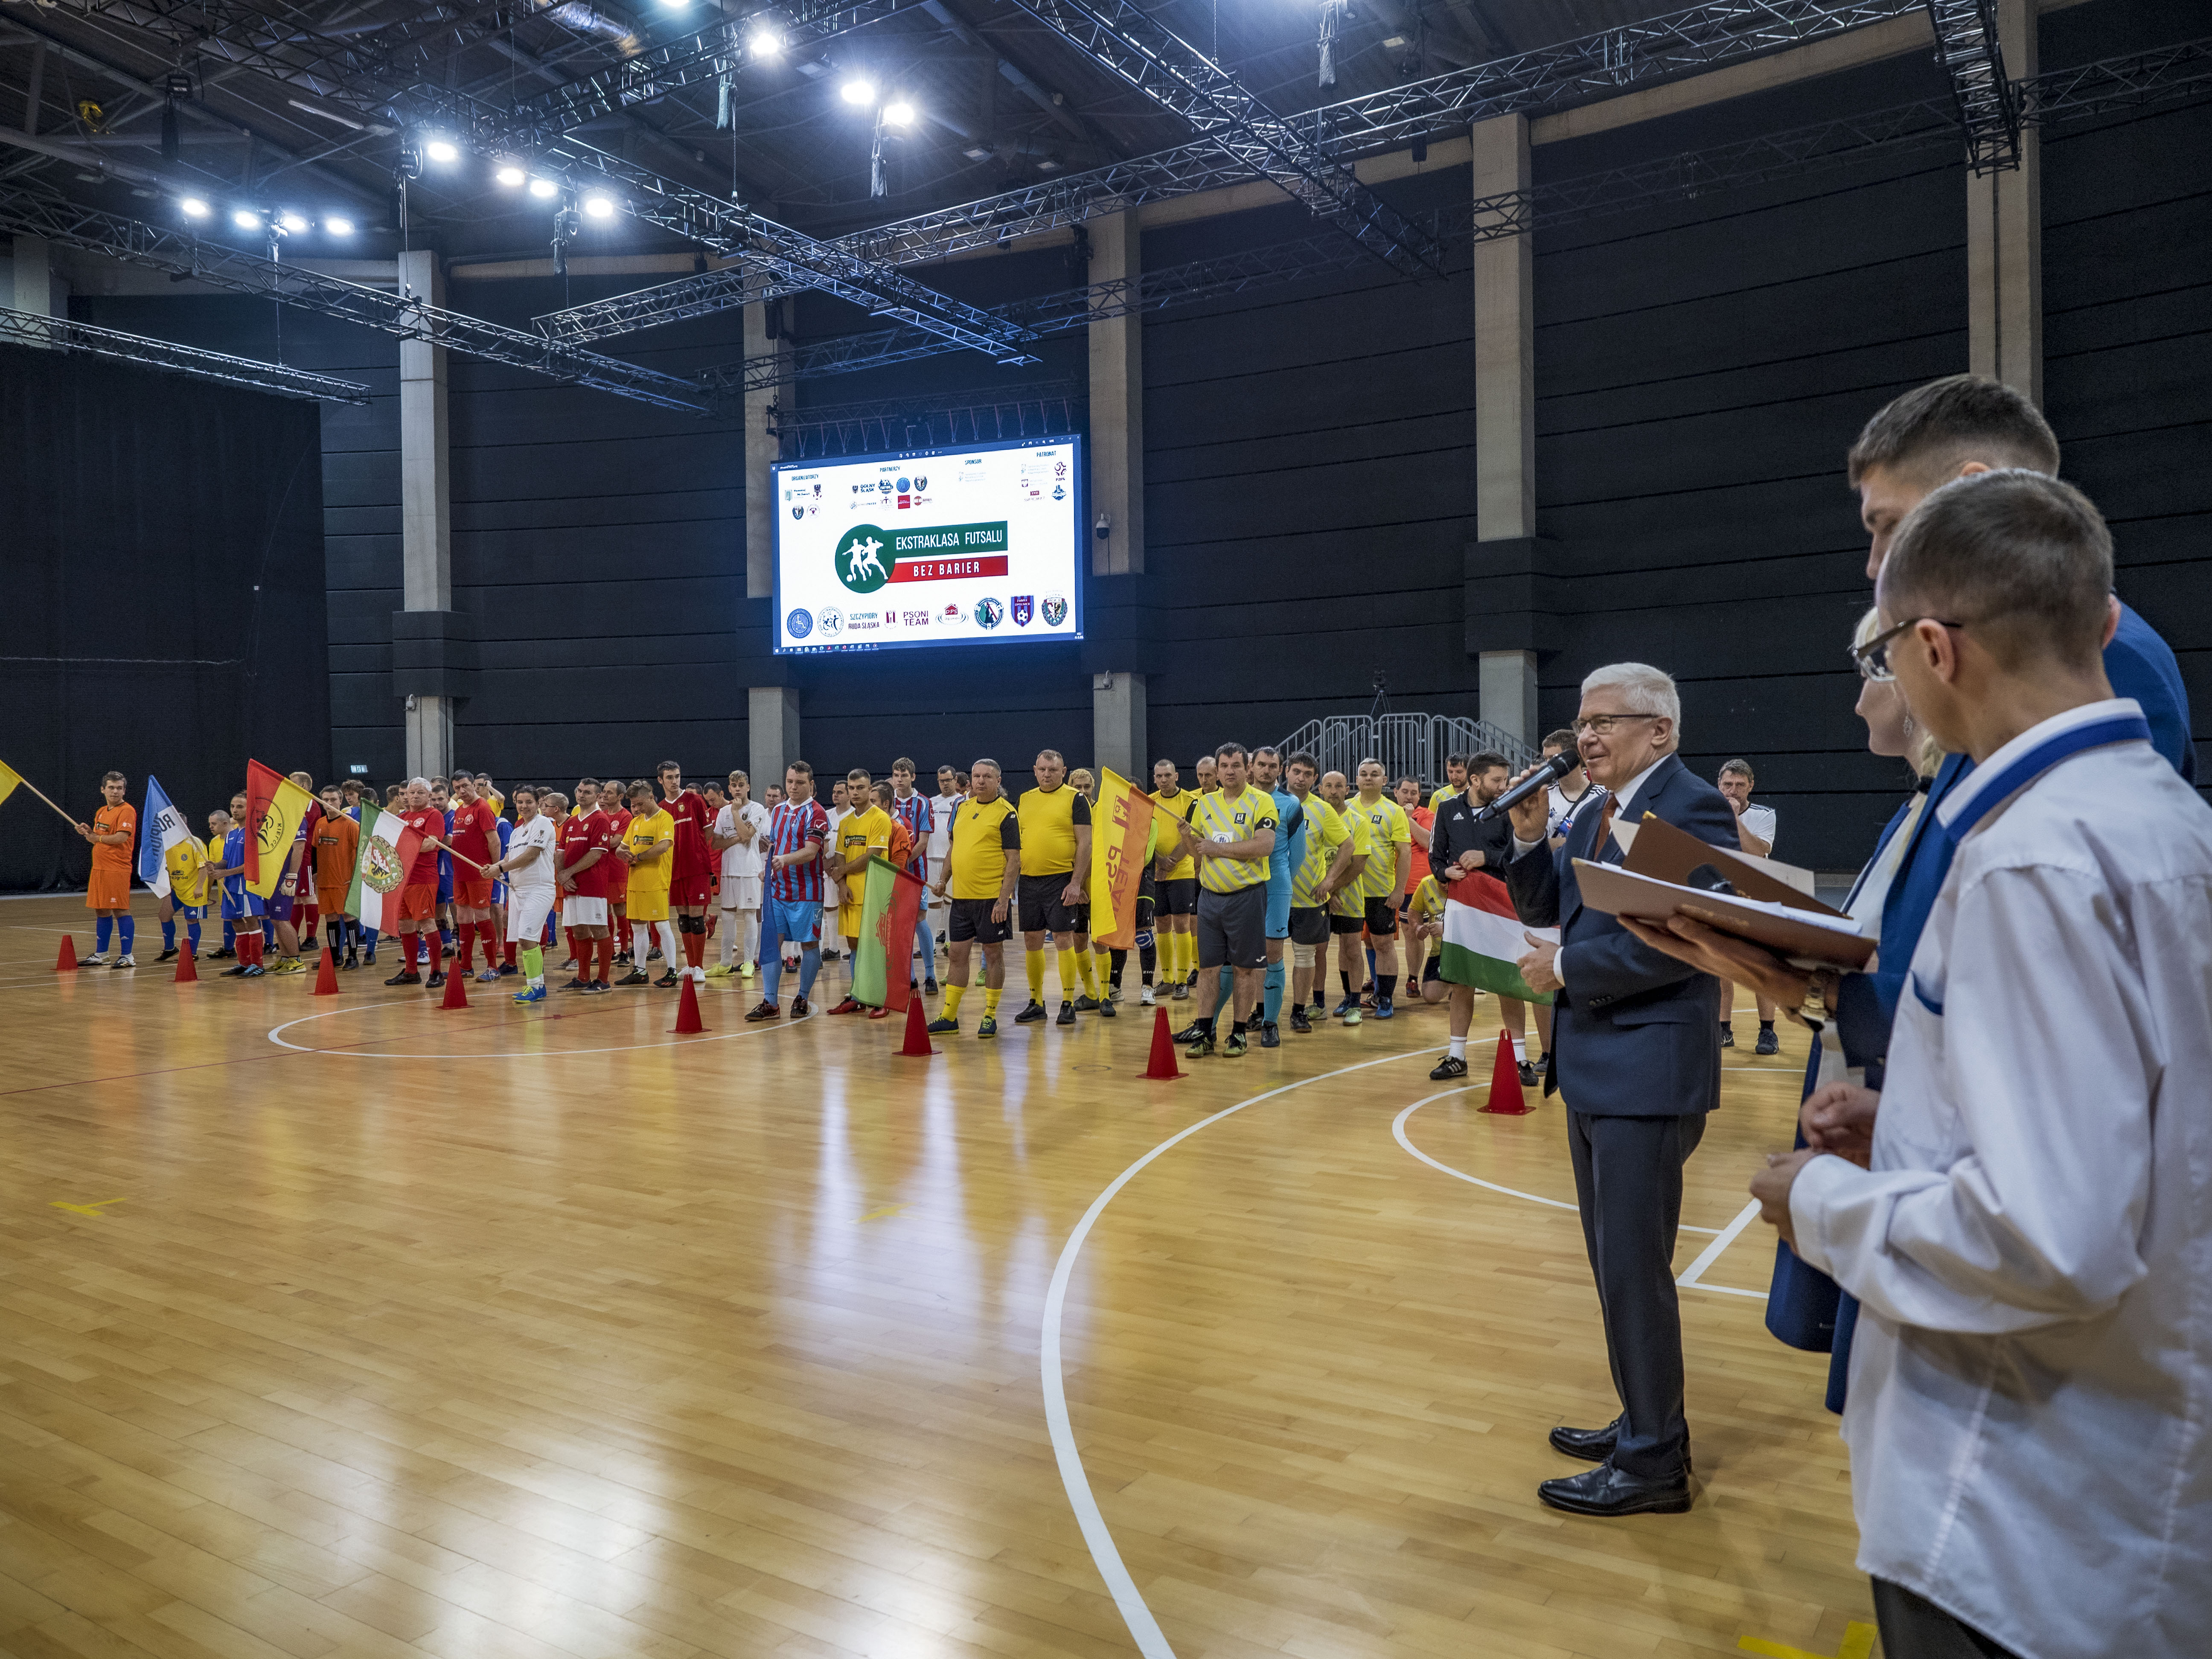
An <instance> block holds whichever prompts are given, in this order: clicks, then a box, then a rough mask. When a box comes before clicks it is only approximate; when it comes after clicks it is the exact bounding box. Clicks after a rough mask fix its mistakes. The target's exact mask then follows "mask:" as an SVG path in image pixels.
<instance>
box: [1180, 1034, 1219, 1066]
mask: <svg viewBox="0 0 2212 1659" xmlns="http://www.w3.org/2000/svg"><path fill="white" fill-rule="evenodd" d="M1191 1030H1193V1031H1194V1032H1197V1035H1196V1036H1193V1037H1192V1038H1191V1040H1190V1046H1189V1047H1188V1048H1185V1049H1184V1050H1183V1052H1184V1053H1185V1054H1188V1056H1189V1057H1190V1058H1191V1059H1193V1060H1204V1059H1205V1058H1206V1056H1207V1055H1208V1054H1212V1052H1213V1033H1212V1032H1211V1031H1200V1030H1198V1028H1197V1027H1196V1026H1193V1027H1192V1028H1191ZM1178 1040H1180V1039H1178Z"/></svg>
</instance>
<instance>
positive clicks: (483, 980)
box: [477, 968, 499, 985]
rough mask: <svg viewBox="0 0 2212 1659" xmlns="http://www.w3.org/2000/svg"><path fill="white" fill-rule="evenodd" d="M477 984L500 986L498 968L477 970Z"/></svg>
mask: <svg viewBox="0 0 2212 1659" xmlns="http://www.w3.org/2000/svg"><path fill="white" fill-rule="evenodd" d="M498 983H499V969H496V968H480V969H477V984H479V985H496V984H498Z"/></svg>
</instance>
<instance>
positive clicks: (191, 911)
mask: <svg viewBox="0 0 2212 1659" xmlns="http://www.w3.org/2000/svg"><path fill="white" fill-rule="evenodd" d="M169 908H171V909H172V910H173V911H174V912H175V914H176V919H177V920H178V921H206V920H207V906H206V905H204V904H179V903H178V902H177V901H176V900H175V899H174V898H172V899H171V900H170V901H169Z"/></svg>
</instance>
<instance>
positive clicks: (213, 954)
mask: <svg viewBox="0 0 2212 1659" xmlns="http://www.w3.org/2000/svg"><path fill="white" fill-rule="evenodd" d="M237 954H238V952H237V951H234V950H232V949H231V948H230V946H228V945H224V946H223V947H222V950H220V951H209V952H208V960H209V961H210V962H213V961H215V960H216V958H217V957H234V956H236V955H237Z"/></svg>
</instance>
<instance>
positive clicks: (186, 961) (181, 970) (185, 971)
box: [177, 939, 200, 985]
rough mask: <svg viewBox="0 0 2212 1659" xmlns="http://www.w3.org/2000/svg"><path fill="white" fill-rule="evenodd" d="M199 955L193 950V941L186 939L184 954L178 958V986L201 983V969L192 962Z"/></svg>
mask: <svg viewBox="0 0 2212 1659" xmlns="http://www.w3.org/2000/svg"><path fill="white" fill-rule="evenodd" d="M197 954H198V952H197V951H194V950H193V949H192V942H191V940H190V939H186V940H185V948H184V951H183V952H182V953H181V954H180V955H179V957H177V983H178V984H179V985H197V984H198V983H199V982H200V970H199V968H198V966H197V964H196V963H194V962H193V960H192V958H193V957H195V956H197Z"/></svg>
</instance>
